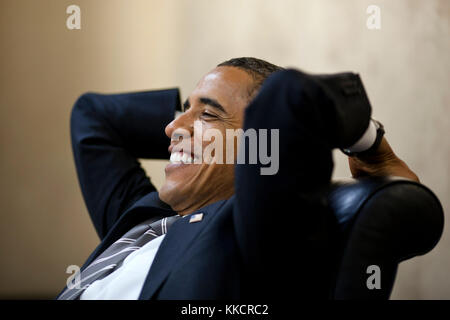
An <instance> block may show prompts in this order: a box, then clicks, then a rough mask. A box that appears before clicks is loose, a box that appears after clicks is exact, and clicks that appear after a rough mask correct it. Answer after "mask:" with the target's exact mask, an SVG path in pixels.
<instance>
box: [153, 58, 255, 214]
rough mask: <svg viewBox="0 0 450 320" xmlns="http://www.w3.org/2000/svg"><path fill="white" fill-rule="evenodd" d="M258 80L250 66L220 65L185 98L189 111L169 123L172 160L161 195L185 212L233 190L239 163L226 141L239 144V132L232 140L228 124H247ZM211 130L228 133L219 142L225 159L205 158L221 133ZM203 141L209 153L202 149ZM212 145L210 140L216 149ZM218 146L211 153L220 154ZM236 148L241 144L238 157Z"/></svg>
mask: <svg viewBox="0 0 450 320" xmlns="http://www.w3.org/2000/svg"><path fill="white" fill-rule="evenodd" d="M252 85H253V79H252V77H251V76H250V75H249V74H248V73H246V72H245V71H243V70H240V69H238V68H235V67H225V66H224V67H217V68H215V69H214V70H212V71H211V72H209V73H208V74H206V75H205V76H204V77H203V78H202V79H201V80H200V82H199V83H198V85H197V87H196V88H195V89H194V91H193V92H192V93H191V95H190V96H189V98H188V99H187V100H186V102H185V104H184V107H185V112H184V113H183V114H182V115H181V116H179V117H178V118H177V119H175V120H173V121H172V122H171V123H169V124H168V125H167V127H166V134H167V136H168V137H170V138H171V144H170V147H169V152H171V159H172V161H171V163H170V164H168V165H167V166H166V169H165V173H166V181H165V183H164V185H163V186H162V188H161V190H160V192H159V196H160V198H161V200H163V201H164V202H166V203H167V204H169V205H170V206H171V207H172V209H173V210H175V211H177V212H178V213H179V214H181V215H183V214H188V213H191V212H193V211H195V210H197V209H199V208H201V207H203V206H205V205H207V204H210V203H213V202H216V201H218V200H222V199H227V198H229V197H231V196H232V195H233V193H234V165H233V164H229V162H228V161H225V159H226V145H227V143H228V145H230V143H231V145H235V144H234V142H235V138H234V137H230V136H229V137H228V141H227V140H226V139H227V135H226V129H239V128H242V124H243V118H244V109H245V107H246V106H247V105H248V103H249V101H250V96H249V92H250V91H251V88H252ZM212 129H213V130H212ZM214 129H215V130H218V131H214ZM211 132H216V133H217V132H219V133H221V137H223V138H222V140H223V141H222V144H220V143H219V144H215V146H220V145H222V146H223V148H222V149H221V150H222V155H223V161H222V162H223V163H222V164H220V163H215V162H213V163H211V161H209V160H206V159H205V158H203V159H202V155H203V156H204V155H205V153H204V151H205V150H207V147H208V145H210V144H212V143H213V142H214V141H215V140H214V139H215V138H212V139H210V138H209V139H208V138H206V139H205V137H206V136H207V135H208V133H211ZM216 136H217V135H216ZM194 145H196V147H194ZM200 146H201V151H203V153H202V152H201V151H200V152H198V151H199V149H198V147H200ZM212 146H213V145H210V146H209V147H210V150H212V148H211V147H212ZM183 151H184V152H183ZM215 151H216V152H214V151H213V152H212V153H211V155H212V156H213V157H217V156H218V155H219V153H218V152H217V151H218V150H215ZM236 153H237V145H235V147H234V159H236ZM222 155H221V156H220V157H221V158H222ZM183 157H184V158H183ZM189 157H191V158H192V159H194V158H195V159H196V160H195V163H184V162H190V161H191V159H189ZM180 158H181V159H182V161H180ZM205 160H206V162H208V163H206V162H205ZM216 160H217V159H216ZM200 161H201V163H200ZM197 162H198V163H197ZM217 162H220V161H217ZM226 162H227V163H228V164H227V163H226Z"/></svg>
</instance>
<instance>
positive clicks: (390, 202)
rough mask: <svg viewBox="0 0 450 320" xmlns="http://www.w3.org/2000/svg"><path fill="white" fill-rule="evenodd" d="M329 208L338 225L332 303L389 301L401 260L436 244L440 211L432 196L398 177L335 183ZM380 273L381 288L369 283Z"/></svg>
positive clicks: (442, 219) (419, 186)
mask: <svg viewBox="0 0 450 320" xmlns="http://www.w3.org/2000/svg"><path fill="white" fill-rule="evenodd" d="M329 205H330V207H331V209H332V210H333V211H334V214H335V217H336V219H337V222H338V232H337V235H336V246H337V250H336V260H337V270H336V274H335V279H336V281H335V283H334V290H332V293H331V298H332V299H388V298H389V297H390V294H391V291H392V287H393V285H394V281H395V277H396V272H397V266H398V264H399V263H400V262H401V261H404V260H407V259H410V258H412V257H415V256H418V255H423V254H425V253H427V252H429V251H430V250H432V249H433V248H434V247H435V246H436V244H437V243H438V241H439V239H440V237H441V235H442V231H443V226H444V213H443V209H442V206H441V204H440V202H439V200H438V198H437V197H436V196H435V195H434V193H433V192H432V191H431V190H430V189H428V188H427V187H425V186H424V185H422V184H420V183H416V182H414V181H411V180H407V179H404V178H397V177H384V178H373V177H371V178H361V179H348V180H334V181H333V182H332V184H331V188H330V193H329ZM371 265H376V266H378V267H379V268H380V269H379V270H380V279H381V287H380V289H376V288H373V289H369V288H368V286H367V279H368V278H369V277H370V276H371V274H372V272H371V271H370V270H369V271H370V272H369V273H368V270H367V268H368V267H369V266H371Z"/></svg>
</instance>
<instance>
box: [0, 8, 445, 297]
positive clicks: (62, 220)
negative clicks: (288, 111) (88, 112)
mask: <svg viewBox="0 0 450 320" xmlns="http://www.w3.org/2000/svg"><path fill="white" fill-rule="evenodd" d="M0 3H1V4H0V33H1V51H0V57H1V58H0V64H1V65H0V70H1V73H0V77H1V78H0V84H1V87H0V107H1V108H0V139H1V141H0V148H1V149H0V154H1V158H0V173H1V180H0V259H1V260H0V261H1V262H0V297H2V298H52V297H54V296H55V295H56V294H57V292H58V291H59V290H60V289H61V288H62V287H63V286H64V285H65V281H66V278H67V276H68V274H66V273H65V271H66V267H67V266H68V265H71V264H77V265H81V264H82V263H83V262H84V260H85V259H86V257H87V256H88V255H89V253H90V252H91V251H92V250H93V249H94V248H95V246H96V245H97V243H98V238H97V236H96V234H95V232H94V229H93V227H92V225H91V224H90V220H89V218H88V215H87V212H86V209H85V206H84V203H83V200H82V198H81V194H80V190H79V186H78V183H77V180H76V175H75V168H74V164H73V161H72V154H71V147H70V143H69V114H70V110H71V107H72V105H73V103H74V101H75V99H76V98H77V97H78V96H79V95H80V94H81V93H83V92H86V91H101V92H123V91H129V90H145V89H156V88H165V87H171V86H179V87H180V88H181V90H182V95H183V98H185V97H186V95H187V94H188V93H189V92H190V90H192V89H193V87H194V86H195V84H196V82H197V81H198V80H199V78H200V77H201V76H202V75H203V74H204V73H205V72H207V71H208V70H209V69H211V68H213V67H214V65H216V64H217V63H219V62H221V61H223V60H225V59H228V58H231V57H237V56H257V57H260V58H264V59H267V60H269V61H271V62H273V63H276V64H280V65H283V66H294V67H298V68H301V69H303V70H306V71H311V72H334V71H343V70H350V71H356V72H359V73H360V74H361V76H362V78H363V80H364V82H365V86H366V89H367V91H368V94H369V97H370V99H371V102H372V104H373V106H374V115H375V117H376V118H378V119H380V120H382V121H383V122H384V124H385V126H386V128H387V138H388V140H389V141H390V143H391V145H392V146H393V147H394V148H395V150H396V152H397V153H398V155H399V156H401V157H402V158H403V159H405V160H406V161H407V162H408V164H409V165H410V166H411V167H412V168H413V169H414V170H415V171H416V172H417V173H418V175H419V176H420V178H421V179H422V182H423V183H424V184H426V185H427V186H429V187H430V188H432V189H433V190H434V191H435V193H436V194H437V195H438V197H439V198H440V199H441V201H442V203H443V205H444V208H445V210H446V212H447V213H449V212H450V197H449V195H450V184H449V169H450V166H449V160H450V144H449V140H448V136H449V133H450V125H449V122H450V120H449V119H450V117H449V114H450V107H449V102H450V101H449V90H448V86H449V74H450V73H449V71H450V68H449V59H448V55H449V39H450V38H449V16H450V13H449V12H450V8H449V3H450V2H449V1H447V0H442V1H430V0H429V1H421V0H416V1H399V0H397V1H381V0H370V1H364V0H349V1H332V0H330V1H317V0H316V1H300V0H295V1H294V0H293V1H275V0H270V1H269V0H266V1H264V0H253V1H250V0H247V1H240V0H239V1H238V0H233V1H229V0H228V1H221V0H191V1H187V0H186V1H182V0H180V1H174V0H172V1H167V0H160V1H138V0H133V1H126V0H122V1H119V0H114V1H112V0H96V1H86V0H71V1H63V0H44V1H37V0H30V1H23V0H2V1H1V2H0ZM70 4H77V5H79V6H80V7H81V30H68V29H67V28H66V18H67V16H68V15H67V14H66V7H67V6H68V5H70ZM369 4H376V5H379V6H380V8H381V30H368V29H367V28H366V19H367V17H368V15H367V14H366V8H367V6H368V5H369ZM336 161H337V166H336V170H335V175H336V176H349V171H348V169H347V166H346V159H345V157H344V156H343V155H341V154H338V153H336ZM163 166H164V162H153V161H150V162H146V163H145V167H146V168H147V169H148V171H149V174H150V175H151V176H152V178H153V181H154V182H155V183H156V185H157V186H160V185H161V182H162V179H163V172H162V168H163ZM447 220H448V216H447ZM448 230H449V225H448V224H447V227H446V229H445V231H444V235H443V237H442V240H441V242H440V243H439V245H438V246H437V247H436V248H435V249H434V250H433V251H432V252H431V253H430V254H427V255H425V256H423V257H419V258H414V259H412V260H410V261H408V262H405V263H402V264H401V265H400V269H399V273H398V278H397V281H396V284H395V287H394V291H393V295H392V298H399V299H409V298H413V299H435V298H445V299H449V298H450V277H449V276H448V272H449V270H450V238H449V232H448Z"/></svg>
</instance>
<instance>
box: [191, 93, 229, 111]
mask: <svg viewBox="0 0 450 320" xmlns="http://www.w3.org/2000/svg"><path fill="white" fill-rule="evenodd" d="M198 100H199V101H200V103H202V104H207V105H209V106H211V107H213V108H216V109H218V110H219V111H221V112H223V113H227V112H226V111H225V108H224V107H222V105H221V104H220V103H219V102H218V101H217V100H215V99H212V98H208V97H200V98H199V99H198Z"/></svg>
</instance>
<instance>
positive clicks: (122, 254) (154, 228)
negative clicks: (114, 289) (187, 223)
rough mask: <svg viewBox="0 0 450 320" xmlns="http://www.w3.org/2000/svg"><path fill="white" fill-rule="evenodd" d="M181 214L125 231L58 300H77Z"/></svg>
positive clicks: (158, 234) (77, 277)
mask: <svg viewBox="0 0 450 320" xmlns="http://www.w3.org/2000/svg"><path fill="white" fill-rule="evenodd" d="M179 218H181V216H179V215H175V216H171V217H166V218H162V219H161V220H158V221H155V222H152V221H154V219H152V220H147V221H144V222H143V223H141V224H138V225H137V226H135V227H134V228H132V229H131V230H130V231H128V232H127V233H125V234H124V235H123V237H122V238H120V239H119V240H117V241H116V242H114V243H113V244H112V245H111V246H110V247H109V248H107V249H106V250H105V251H103V253H102V254H100V255H99V256H98V257H97V258H96V259H95V260H94V261H93V262H92V263H91V264H90V265H89V266H87V267H86V268H85V269H84V270H83V271H82V272H81V274H80V275H79V276H78V275H75V276H74V277H73V278H74V279H76V280H75V282H74V283H73V284H72V285H71V286H70V287H68V288H67V289H66V290H65V291H64V292H63V293H62V294H61V295H60V296H59V297H58V300H75V299H79V297H80V295H81V294H82V293H83V291H84V290H86V289H87V288H88V287H89V286H90V285H91V284H92V283H93V282H94V281H96V280H100V279H103V278H105V277H106V276H107V275H109V274H111V273H112V272H114V271H115V270H117V269H118V268H119V267H120V266H121V265H122V263H123V261H124V260H125V258H126V257H127V256H128V255H129V254H131V253H132V252H134V251H136V250H139V249H140V248H141V247H143V246H144V245H145V244H147V243H148V242H150V241H151V240H153V239H156V238H157V237H159V236H161V235H163V234H166V233H167V230H168V229H169V227H170V226H171V225H172V224H173V223H174V222H175V221H176V220H178V219H179Z"/></svg>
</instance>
